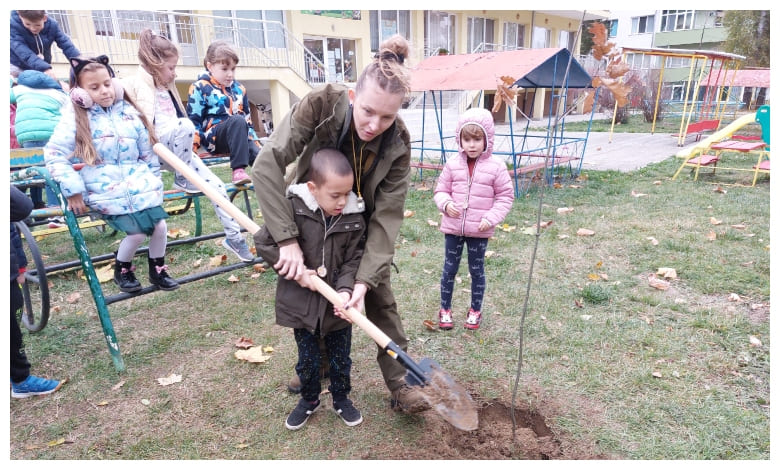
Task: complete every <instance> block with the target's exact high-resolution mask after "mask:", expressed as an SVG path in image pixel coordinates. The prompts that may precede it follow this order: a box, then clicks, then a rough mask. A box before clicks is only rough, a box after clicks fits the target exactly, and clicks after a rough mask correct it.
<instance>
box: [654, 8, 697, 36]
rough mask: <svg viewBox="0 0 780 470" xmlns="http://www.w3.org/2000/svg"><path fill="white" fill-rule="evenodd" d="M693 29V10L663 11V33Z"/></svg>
mask: <svg viewBox="0 0 780 470" xmlns="http://www.w3.org/2000/svg"><path fill="white" fill-rule="evenodd" d="M685 29H693V10H662V11H661V31H680V30H685Z"/></svg>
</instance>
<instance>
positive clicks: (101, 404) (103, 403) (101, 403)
mask: <svg viewBox="0 0 780 470" xmlns="http://www.w3.org/2000/svg"><path fill="white" fill-rule="evenodd" d="M106 405H108V402H107V401H106V400H103V401H101V402H99V403H95V406H106Z"/></svg>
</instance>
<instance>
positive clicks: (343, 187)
mask: <svg viewBox="0 0 780 470" xmlns="http://www.w3.org/2000/svg"><path fill="white" fill-rule="evenodd" d="M352 180H353V176H352V173H351V172H350V173H349V174H348V175H345V176H338V175H336V174H334V173H332V172H328V173H327V174H326V175H325V182H324V183H322V184H321V185H319V186H317V185H316V184H314V182H313V181H309V182H307V183H306V185H307V186H308V187H309V191H310V192H311V194H312V195H313V196H314V199H316V200H317V204H318V205H319V206H320V209H322V212H324V213H325V214H326V215H339V214H341V211H342V210H344V206H345V205H347V196H348V195H349V193H350V191H352Z"/></svg>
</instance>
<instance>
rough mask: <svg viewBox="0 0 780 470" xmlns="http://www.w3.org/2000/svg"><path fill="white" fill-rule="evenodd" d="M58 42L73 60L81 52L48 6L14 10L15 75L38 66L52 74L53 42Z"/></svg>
mask: <svg viewBox="0 0 780 470" xmlns="http://www.w3.org/2000/svg"><path fill="white" fill-rule="evenodd" d="M55 42H56V43H57V46H59V48H60V49H62V53H63V54H65V57H67V58H68V60H70V59H71V58H73V57H78V56H79V55H81V53H80V52H79V50H78V49H77V48H76V46H74V45H73V42H71V40H70V38H69V37H68V35H67V34H65V33H64V32H63V31H62V30H61V29H60V25H59V24H57V22H56V21H55V20H54V19H53V18H49V17H48V15H47V14H46V10H12V11H11V75H13V76H17V75H18V74H19V72H21V71H23V70H38V71H39V72H43V73H45V74H46V75H48V76H50V77H51V78H54V79H56V78H57V77H56V76H54V69H52V67H51V45H52V44H53V43H55Z"/></svg>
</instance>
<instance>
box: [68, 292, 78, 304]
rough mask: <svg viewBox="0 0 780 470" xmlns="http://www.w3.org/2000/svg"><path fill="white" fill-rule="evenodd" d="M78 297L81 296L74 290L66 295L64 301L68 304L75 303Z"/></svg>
mask: <svg viewBox="0 0 780 470" xmlns="http://www.w3.org/2000/svg"><path fill="white" fill-rule="evenodd" d="M80 298H81V294H79V293H78V292H74V293H72V294H70V295H69V296H67V297H66V298H65V301H66V302H68V303H69V304H75V303H76V302H78V301H79V299H80Z"/></svg>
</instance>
